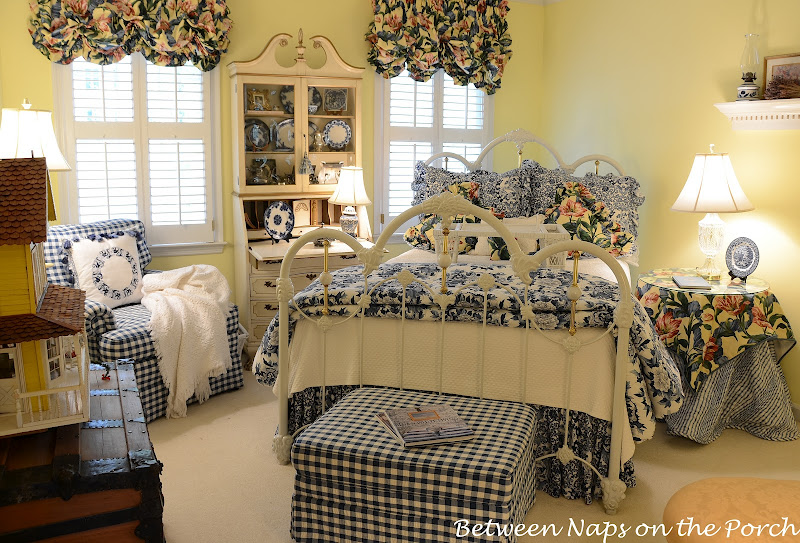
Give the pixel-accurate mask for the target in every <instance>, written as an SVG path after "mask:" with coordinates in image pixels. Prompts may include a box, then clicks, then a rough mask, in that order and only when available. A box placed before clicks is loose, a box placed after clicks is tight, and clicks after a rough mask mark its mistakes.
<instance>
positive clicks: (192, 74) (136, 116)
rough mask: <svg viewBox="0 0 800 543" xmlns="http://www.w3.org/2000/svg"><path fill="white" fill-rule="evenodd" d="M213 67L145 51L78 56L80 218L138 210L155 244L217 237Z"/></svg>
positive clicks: (134, 213) (75, 81)
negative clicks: (169, 61) (170, 61)
mask: <svg viewBox="0 0 800 543" xmlns="http://www.w3.org/2000/svg"><path fill="white" fill-rule="evenodd" d="M208 77H209V76H208V75H204V74H202V73H201V72H200V71H199V70H198V69H197V68H195V67H194V66H191V65H184V66H180V67H164V66H156V65H153V64H151V63H149V62H146V61H145V60H144V59H143V58H142V57H141V56H140V55H132V56H129V57H126V58H125V59H123V60H121V61H120V62H118V63H116V64H110V65H106V66H100V65H96V64H91V63H89V62H86V61H84V60H82V59H79V60H76V61H75V62H73V64H72V103H73V111H74V125H73V131H74V135H75V141H76V143H75V148H74V155H73V156H74V163H75V165H76V167H75V175H76V185H77V211H78V220H79V222H81V223H85V222H92V221H96V220H102V219H109V218H117V217H126V218H138V219H139V220H142V221H143V222H144V223H145V228H146V231H147V237H148V243H150V244H175V243H196V242H208V241H213V238H214V234H213V230H212V209H211V204H212V202H211V196H210V195H211V186H212V185H211V177H212V176H211V173H212V168H211V119H210V117H211V115H210V105H209V104H210V100H209V96H208V93H209V90H210V88H209V87H210V85H209V82H208Z"/></svg>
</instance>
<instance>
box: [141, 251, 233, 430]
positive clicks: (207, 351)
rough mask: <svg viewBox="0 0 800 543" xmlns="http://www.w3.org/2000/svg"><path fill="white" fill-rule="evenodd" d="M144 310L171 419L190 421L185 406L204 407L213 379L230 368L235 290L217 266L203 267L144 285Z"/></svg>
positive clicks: (150, 277)
mask: <svg viewBox="0 0 800 543" xmlns="http://www.w3.org/2000/svg"><path fill="white" fill-rule="evenodd" d="M142 292H143V293H144V297H143V298H142V305H144V306H145V307H146V308H147V309H149V310H150V313H151V314H152V316H151V317H150V323H149V324H148V330H149V331H150V336H151V337H152V338H153V341H154V343H155V346H156V353H157V354H158V363H159V370H160V372H161V377H162V378H163V379H164V385H166V387H167V390H168V391H169V395H168V397H167V417H168V418H169V417H185V416H186V401H187V400H188V399H189V398H191V397H192V394H194V396H195V397H196V398H197V401H198V402H204V401H205V400H207V399H208V397H209V396H210V395H211V386H210V385H209V382H208V380H209V379H210V378H212V377H218V376H220V375H222V374H224V373H225V372H226V371H227V370H228V369H230V367H231V353H230V350H229V348H228V334H227V330H226V325H225V321H226V319H227V316H228V311H229V298H230V295H231V290H230V288H229V287H228V282H227V281H226V280H225V277H224V276H223V275H222V274H221V273H220V271H219V270H218V269H217V268H215V267H214V266H208V265H204V264H198V265H194V266H187V267H185V268H178V269H176V270H170V271H165V272H162V273H151V274H147V275H145V276H144V278H143V280H142Z"/></svg>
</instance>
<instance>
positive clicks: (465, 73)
mask: <svg viewBox="0 0 800 543" xmlns="http://www.w3.org/2000/svg"><path fill="white" fill-rule="evenodd" d="M372 10H373V13H374V15H375V17H374V19H373V22H372V24H371V25H370V28H369V32H367V35H366V38H367V41H369V42H370V43H371V44H372V47H371V48H370V51H369V54H368V56H367V60H368V61H369V63H370V64H372V65H373V66H374V67H375V71H377V72H378V73H379V74H381V75H383V77H386V78H390V77H394V76H396V75H399V74H400V73H401V72H402V71H403V70H404V69H407V70H408V72H409V74H410V75H411V77H412V78H414V79H415V80H417V81H427V80H428V79H430V77H431V76H432V75H433V74H434V73H435V72H436V70H438V69H439V68H442V69H444V71H445V72H446V73H447V74H448V75H449V76H450V77H452V78H453V79H454V80H455V82H456V83H458V84H459V85H466V84H468V83H472V84H473V85H475V87H477V88H481V89H484V90H485V91H486V92H487V93H488V94H494V92H495V91H496V90H497V89H499V88H500V79H501V78H502V77H503V71H504V69H505V67H506V63H508V60H509V59H510V58H511V35H510V34H509V33H508V23H507V22H506V19H505V16H506V14H507V13H508V10H509V7H508V0H372Z"/></svg>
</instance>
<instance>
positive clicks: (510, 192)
mask: <svg viewBox="0 0 800 543" xmlns="http://www.w3.org/2000/svg"><path fill="white" fill-rule="evenodd" d="M532 164H536V163H529V164H528V165H527V166H524V167H522V168H517V169H515V170H510V171H507V172H505V173H496V172H487V171H484V170H476V171H474V172H469V173H456V172H449V171H447V170H443V169H441V168H436V167H434V166H428V165H426V164H425V163H424V162H417V164H416V166H415V167H414V181H413V182H412V184H411V188H412V190H413V191H414V198H413V200H412V201H411V203H412V204H413V205H417V204H419V203H421V202H423V201H424V200H427V199H428V198H430V197H432V196H436V195H437V194H441V193H442V192H445V191H447V190H448V187H449V186H451V185H453V184H459V183H465V182H469V183H477V184H478V186H480V190H481V204H480V205H481V207H484V208H486V209H491V210H493V211H494V212H495V213H496V214H499V215H503V216H505V217H527V216H530V215H531V213H530V201H531V192H530V186H531V180H532V177H533V176H534V175H535V174H536V173H537V170H536V169H534V168H533V167H532ZM536 166H538V164H536Z"/></svg>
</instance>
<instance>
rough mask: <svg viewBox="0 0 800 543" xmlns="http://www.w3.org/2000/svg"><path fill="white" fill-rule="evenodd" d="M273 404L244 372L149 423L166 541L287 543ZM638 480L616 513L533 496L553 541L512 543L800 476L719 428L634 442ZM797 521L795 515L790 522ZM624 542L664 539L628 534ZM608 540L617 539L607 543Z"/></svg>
mask: <svg viewBox="0 0 800 543" xmlns="http://www.w3.org/2000/svg"><path fill="white" fill-rule="evenodd" d="M277 413H278V410H277V400H276V398H275V397H274V396H273V395H272V392H271V391H270V390H269V389H268V388H266V387H263V386H261V385H259V384H258V383H257V382H256V381H255V378H254V377H253V376H252V374H250V373H246V374H245V388H243V389H241V390H238V391H235V392H229V393H226V394H223V395H221V396H215V397H213V398H211V399H210V400H209V401H208V402H206V403H204V404H202V405H193V406H190V407H189V416H188V417H187V418H184V419H170V420H166V419H159V420H157V421H155V422H153V423H151V424H150V426H149V428H150V438H151V439H152V441H153V445H154V447H155V451H156V455H157V456H158V458H159V459H160V460H161V462H163V464H164V473H163V474H162V477H161V480H162V483H163V487H164V497H165V500H166V504H165V508H164V529H165V532H166V539H167V542H168V543H201V542H202V543H204V542H213V543H226V542H235V543H250V542H253V543H256V542H257V543H271V542H289V541H291V538H290V537H289V513H290V499H291V495H292V477H293V470H292V468H291V466H279V465H278V464H277V462H276V461H275V458H274V457H273V456H272V451H271V443H272V435H273V433H274V430H275V427H276V425H277ZM634 458H635V461H636V474H637V480H638V484H637V486H636V488H633V489H629V490H628V494H627V499H626V500H625V501H624V502H623V503H622V506H621V508H620V512H619V513H618V514H617V515H616V516H613V517H611V516H607V515H605V513H604V512H603V508H602V506H601V505H600V504H599V503H594V504H592V505H588V506H587V505H585V504H583V503H582V502H575V501H570V500H564V499H559V500H556V499H553V498H551V497H549V496H546V495H544V494H542V493H539V494H538V496H537V500H536V505H534V507H533V508H532V509H531V510H530V511H529V512H528V515H527V517H526V518H525V522H526V524H533V523H537V524H550V523H553V524H554V525H555V526H556V527H557V528H558V527H561V528H562V532H561V535H560V536H559V537H552V536H548V537H546V538H543V537H523V538H522V539H520V541H523V542H524V541H530V542H536V541H556V542H557V541H603V538H602V537H599V536H594V537H585V536H584V537H575V534H574V532H573V534H572V536H568V530H569V528H570V519H572V520H573V522H574V523H576V525H578V526H580V523H581V520H584V521H585V523H586V525H587V526H588V524H590V523H604V522H612V523H615V524H616V525H617V526H619V525H620V524H621V523H625V525H626V526H631V525H633V526H634V527H635V526H637V525H638V524H640V523H647V524H658V523H660V522H661V514H662V512H663V510H664V505H665V504H666V503H667V500H668V499H669V497H670V496H671V495H672V494H673V493H674V492H675V491H676V490H678V489H679V488H681V487H682V486H684V485H686V484H687V483H689V482H691V481H695V480H698V479H703V478H705V477H714V476H750V477H765V478H772V479H800V441H794V442H790V443H773V442H769V441H763V440H760V439H757V438H754V437H752V436H750V435H749V434H747V433H744V432H741V431H738V430H727V431H726V432H725V433H724V434H723V435H722V437H721V438H720V439H718V440H717V441H715V442H714V443H712V444H710V445H698V444H696V443H693V442H691V441H688V440H685V439H682V438H676V437H671V436H668V435H666V433H665V431H664V427H663V425H660V428H659V431H658V433H657V435H656V437H655V438H654V439H653V440H651V441H648V442H647V443H644V444H643V445H641V446H639V447H638V449H637V452H636V456H635V457H634ZM797 522H798V523H800V519H798V521H797ZM623 540H624V541H631V542H633V541H636V542H642V543H644V542H647V541H664V539H663V538H655V537H652V536H650V537H636V536H634V534H633V532H630V533H628V535H627V536H626V537H625V538H624V539H623ZM608 541H620V539H618V538H613V539H612V538H608Z"/></svg>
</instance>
